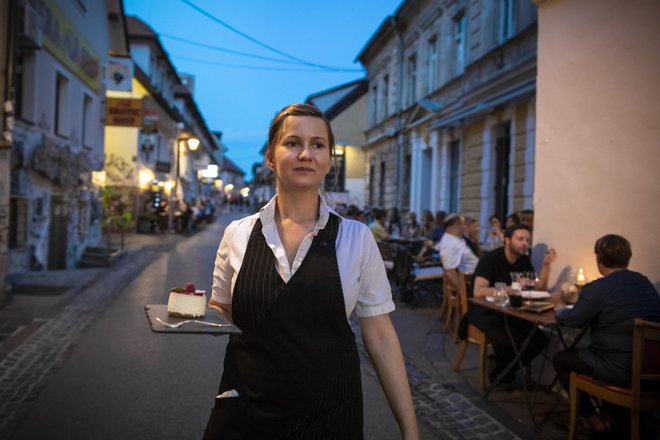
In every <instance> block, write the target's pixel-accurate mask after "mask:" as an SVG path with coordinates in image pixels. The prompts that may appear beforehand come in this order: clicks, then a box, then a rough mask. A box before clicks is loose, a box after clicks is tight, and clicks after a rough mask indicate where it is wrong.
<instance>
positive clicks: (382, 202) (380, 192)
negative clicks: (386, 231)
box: [378, 161, 385, 207]
mask: <svg viewBox="0 0 660 440" xmlns="http://www.w3.org/2000/svg"><path fill="white" fill-rule="evenodd" d="M378 201H379V205H380V206H381V207H384V206H385V162H384V161H383V162H381V163H380V185H379V187H378Z"/></svg>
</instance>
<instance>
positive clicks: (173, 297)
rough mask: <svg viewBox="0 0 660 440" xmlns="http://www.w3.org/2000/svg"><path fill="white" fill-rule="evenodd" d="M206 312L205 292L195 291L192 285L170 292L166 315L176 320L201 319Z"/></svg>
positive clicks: (176, 288)
mask: <svg viewBox="0 0 660 440" xmlns="http://www.w3.org/2000/svg"><path fill="white" fill-rule="evenodd" d="M205 312H206V291H205V290H197V289H195V285H194V284H193V283H188V284H186V287H183V288H182V287H175V288H174V289H172V290H171V291H170V298H169V300H168V301H167V313H168V314H169V315H170V316H176V317H178V318H201V317H203V316H204V313H205Z"/></svg>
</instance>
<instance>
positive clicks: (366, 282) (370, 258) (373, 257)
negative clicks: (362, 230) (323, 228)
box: [355, 234, 395, 318]
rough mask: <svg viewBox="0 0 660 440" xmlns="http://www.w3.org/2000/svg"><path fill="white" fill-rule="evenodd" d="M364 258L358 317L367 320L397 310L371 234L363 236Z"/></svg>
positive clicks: (362, 254)
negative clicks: (366, 318)
mask: <svg viewBox="0 0 660 440" xmlns="http://www.w3.org/2000/svg"><path fill="white" fill-rule="evenodd" d="M362 242H363V243H362V249H363V251H362V252H358V253H357V254H358V255H361V256H362V259H361V262H360V265H361V270H360V277H359V280H358V300H357V304H356V307H355V313H356V314H357V316H359V317H362V318H365V317H370V316H378V315H384V314H387V313H390V312H392V311H393V310H394V309H395V306H394V301H392V289H391V288H390V283H389V280H388V279H387V273H386V272H385V265H384V264H383V258H382V257H381V255H380V251H379V250H378V245H377V244H376V241H375V240H374V238H373V236H372V235H371V234H366V235H364V234H363V235H362Z"/></svg>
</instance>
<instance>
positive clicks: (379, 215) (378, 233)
mask: <svg viewBox="0 0 660 440" xmlns="http://www.w3.org/2000/svg"><path fill="white" fill-rule="evenodd" d="M386 218H387V215H386V214H385V211H383V210H382V209H378V210H376V211H375V212H374V221H373V222H371V223H370V224H369V229H370V230H371V233H372V234H373V235H374V238H375V239H376V241H378V242H380V241H383V240H387V239H388V238H390V234H389V233H388V232H387V229H386V228H385V219H386Z"/></svg>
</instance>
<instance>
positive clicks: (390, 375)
mask: <svg viewBox="0 0 660 440" xmlns="http://www.w3.org/2000/svg"><path fill="white" fill-rule="evenodd" d="M359 320H360V329H361V332H362V340H363V341H364V345H365V347H366V348H367V352H368V353H369V357H370V358H371V362H372V363H373V365H374V367H375V369H376V374H378V379H379V380H380V383H381V386H382V387H383V391H384V392H385V396H386V397H387V401H388V403H389V405H390V408H391V409H392V413H393V414H394V417H395V418H396V420H397V422H398V424H399V429H400V431H401V437H402V438H403V439H404V440H418V439H419V430H418V428H417V419H416V418H415V409H414V408H413V403H412V396H411V394H410V385H409V384H408V376H407V373H406V367H405V364H404V362H403V353H401V346H400V345H399V338H398V337H397V335H396V331H395V330H394V326H392V321H391V320H390V315H379V316H372V317H367V318H360V319H359Z"/></svg>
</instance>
